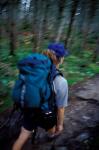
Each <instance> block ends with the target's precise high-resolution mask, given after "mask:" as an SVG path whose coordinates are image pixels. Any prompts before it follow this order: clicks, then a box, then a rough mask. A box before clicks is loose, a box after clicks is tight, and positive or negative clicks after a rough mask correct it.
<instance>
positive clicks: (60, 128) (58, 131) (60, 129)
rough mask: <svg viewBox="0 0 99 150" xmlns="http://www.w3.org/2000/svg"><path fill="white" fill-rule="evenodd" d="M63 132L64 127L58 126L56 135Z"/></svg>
mask: <svg viewBox="0 0 99 150" xmlns="http://www.w3.org/2000/svg"><path fill="white" fill-rule="evenodd" d="M62 131H63V125H57V127H56V132H55V133H56V134H60V133H61V132H62Z"/></svg>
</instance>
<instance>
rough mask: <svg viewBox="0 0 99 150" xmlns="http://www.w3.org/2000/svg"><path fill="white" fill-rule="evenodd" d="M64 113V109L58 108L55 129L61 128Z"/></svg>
mask: <svg viewBox="0 0 99 150" xmlns="http://www.w3.org/2000/svg"><path fill="white" fill-rule="evenodd" d="M64 111H65V108H64V107H61V108H58V110H57V127H60V126H62V127H63V123H64Z"/></svg>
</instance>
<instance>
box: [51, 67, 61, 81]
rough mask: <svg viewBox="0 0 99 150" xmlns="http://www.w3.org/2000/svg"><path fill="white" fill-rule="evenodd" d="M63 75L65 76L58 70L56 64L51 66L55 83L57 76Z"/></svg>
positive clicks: (52, 78)
mask: <svg viewBox="0 0 99 150" xmlns="http://www.w3.org/2000/svg"><path fill="white" fill-rule="evenodd" d="M58 75H61V76H63V74H62V72H61V71H60V70H59V69H57V68H56V66H55V65H54V64H52V66H51V80H52V81H53V80H54V79H55V77H56V76H58Z"/></svg>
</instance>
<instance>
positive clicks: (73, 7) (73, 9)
mask: <svg viewBox="0 0 99 150" xmlns="http://www.w3.org/2000/svg"><path fill="white" fill-rule="evenodd" d="M78 3H79V0H75V1H72V8H71V17H70V22H69V26H68V31H67V36H66V38H65V40H64V43H65V47H67V44H68V40H69V37H70V34H71V30H72V25H73V22H74V18H75V13H76V10H77V6H78Z"/></svg>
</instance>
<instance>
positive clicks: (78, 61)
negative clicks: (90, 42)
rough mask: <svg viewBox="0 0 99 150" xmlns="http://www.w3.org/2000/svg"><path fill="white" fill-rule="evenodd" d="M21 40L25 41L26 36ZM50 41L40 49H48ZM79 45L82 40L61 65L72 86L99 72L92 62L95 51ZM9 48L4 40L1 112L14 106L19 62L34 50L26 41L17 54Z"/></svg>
mask: <svg viewBox="0 0 99 150" xmlns="http://www.w3.org/2000/svg"><path fill="white" fill-rule="evenodd" d="M21 40H23V41H24V38H22V39H21ZM28 40H29V39H28ZM48 43H49V42H48V40H45V42H44V44H43V47H42V48H41V50H40V51H41V52H42V51H43V50H46V47H47V45H48ZM75 46H76V47H77V48H76V47H75ZM79 47H80V40H79V41H77V43H75V44H74V45H73V46H72V51H73V52H72V53H71V55H70V56H69V57H67V58H65V60H64V63H63V64H62V65H61V66H60V69H61V71H62V72H63V74H64V76H65V77H66V79H67V80H68V83H69V85H70V86H71V85H74V84H76V83H77V82H80V81H83V80H84V79H85V78H88V77H92V76H93V75H95V74H96V73H99V67H98V65H97V64H96V63H93V62H92V60H93V52H92V51H88V50H80V49H79ZM8 49H9V47H8V41H5V40H2V51H0V85H1V87H0V93H4V94H3V97H2V96H0V99H1V100H3V101H4V104H3V105H2V107H0V112H1V111H3V110H5V109H6V108H8V107H10V106H12V101H11V91H12V87H13V85H14V81H15V79H16V78H17V75H18V70H17V67H16V64H17V62H18V61H19V60H20V59H21V58H23V57H25V56H27V55H28V54H30V53H31V52H32V47H31V45H30V44H26V43H25V42H23V43H20V45H19V47H18V48H17V49H16V55H15V56H9V53H8ZM75 49H77V50H75ZM75 51H76V52H75ZM4 91H5V92H4Z"/></svg>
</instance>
